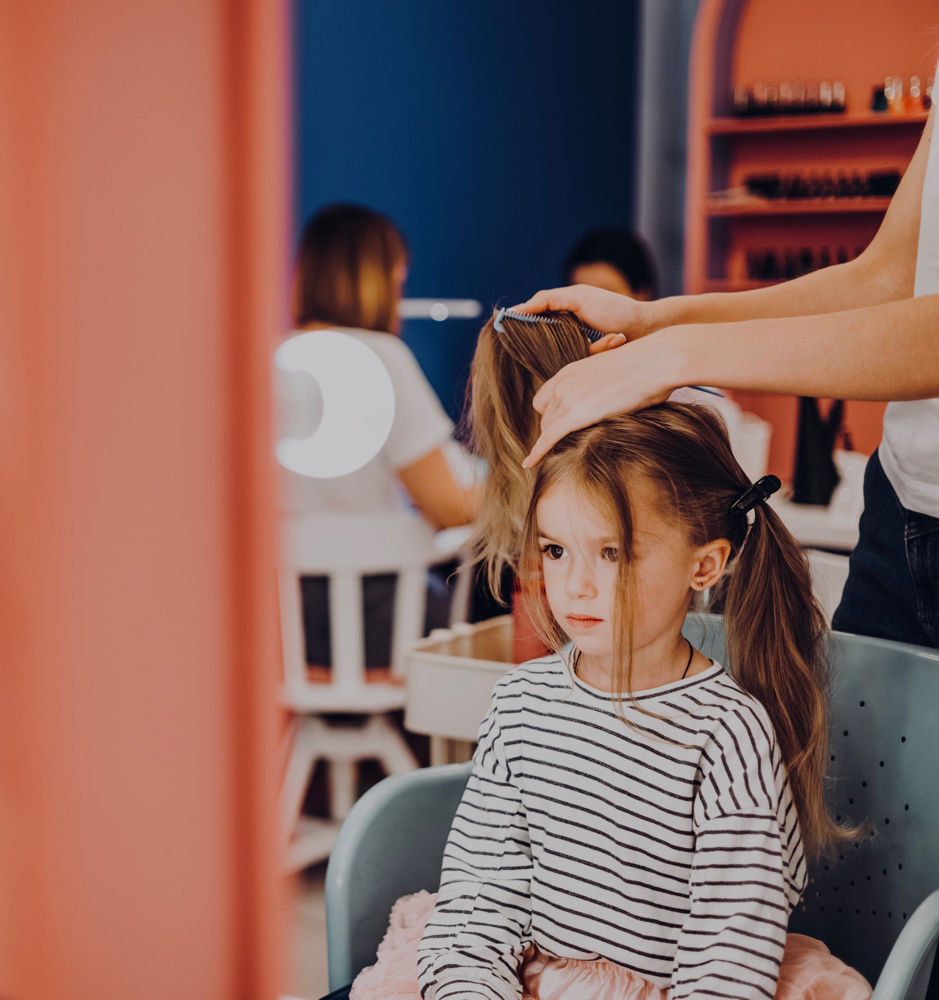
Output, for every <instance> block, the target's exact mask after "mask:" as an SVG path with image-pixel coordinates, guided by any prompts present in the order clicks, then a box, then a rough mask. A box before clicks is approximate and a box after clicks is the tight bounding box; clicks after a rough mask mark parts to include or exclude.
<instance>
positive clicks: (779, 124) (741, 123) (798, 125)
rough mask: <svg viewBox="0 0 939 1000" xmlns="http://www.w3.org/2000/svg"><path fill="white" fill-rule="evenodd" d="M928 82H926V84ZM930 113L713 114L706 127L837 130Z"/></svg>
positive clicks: (921, 118)
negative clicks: (715, 115)
mask: <svg viewBox="0 0 939 1000" xmlns="http://www.w3.org/2000/svg"><path fill="white" fill-rule="evenodd" d="M924 85H925V84H924ZM926 118H927V116H926V115H925V114H922V115H892V114H890V113H889V112H886V111H868V112H866V113H861V112H859V113H857V114H853V115H849V114H847V113H845V114H840V115H836V114H817V115H766V116H765V117H760V116H757V115H754V116H753V117H752V118H712V119H711V121H709V122H707V124H706V125H705V128H706V129H707V132H708V133H709V134H710V135H743V134H747V135H760V134H762V133H767V132H815V131H825V132H830V131H837V130H838V129H843V128H883V127H886V128H895V127H899V126H904V125H906V126H917V125H918V126H919V127H920V128H922V127H923V125H924V124H925V123H926Z"/></svg>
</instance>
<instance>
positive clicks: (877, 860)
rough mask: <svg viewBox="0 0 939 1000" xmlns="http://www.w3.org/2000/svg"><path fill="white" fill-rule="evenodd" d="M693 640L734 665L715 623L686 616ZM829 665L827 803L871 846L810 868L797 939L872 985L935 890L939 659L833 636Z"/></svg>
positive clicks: (796, 918)
mask: <svg viewBox="0 0 939 1000" xmlns="http://www.w3.org/2000/svg"><path fill="white" fill-rule="evenodd" d="M685 634H686V635H688V637H689V638H690V639H691V641H692V642H693V643H694V644H695V645H696V646H698V648H699V649H701V650H702V652H704V653H705V655H707V656H711V657H713V658H715V659H719V660H720V662H721V663H724V664H725V666H726V665H727V661H726V657H725V654H724V643H723V634H722V631H721V627H720V625H719V623H718V622H715V620H714V619H713V618H710V617H709V616H690V617H689V620H688V622H687V623H686V626H685ZM831 662H832V666H833V671H834V678H833V680H834V683H833V710H832V736H831V745H830V752H831V758H832V760H831V762H830V763H831V773H832V775H833V776H834V780H833V782H832V784H831V787H830V789H829V802H830V804H831V807H832V810H833V812H834V813H835V816H836V817H838V818H840V819H841V820H842V821H843V822H845V823H848V824H852V825H857V824H861V823H864V822H865V821H867V820H870V822H871V824H872V826H873V828H874V830H875V835H874V837H873V838H871V839H869V840H867V841H859V846H858V847H855V846H854V845H853V844H849V845H845V847H844V848H842V849H841V850H839V851H838V856H837V857H836V858H834V859H833V860H832V861H830V862H828V861H822V862H819V863H817V864H815V865H813V866H812V868H811V870H810V877H811V882H810V884H809V886H808V887H807V889H806V892H805V894H804V896H803V900H804V902H803V905H801V906H799V907H798V908H797V909H796V910H795V912H794V913H793V915H792V917H791V919H790V923H789V929H790V931H793V932H796V933H799V934H808V935H811V936H812V937H815V938H818V939H819V940H821V941H824V942H825V944H826V945H828V947H829V948H830V949H831V951H832V953H833V954H835V955H837V956H838V957H839V958H841V959H842V960H843V961H845V962H847V963H848V965H850V966H852V967H853V968H855V969H857V970H858V971H859V972H860V973H861V974H862V975H864V976H865V977H866V978H867V979H868V981H869V982H871V983H876V982H877V978H878V976H879V974H880V971H881V969H882V968H883V965H884V962H885V961H886V959H887V956H888V955H889V953H890V950H891V948H892V947H893V945H894V942H895V941H896V939H897V937H898V936H899V934H900V932H901V931H902V930H903V927H904V925H905V922H906V921H907V920H908V919H909V918H910V917H911V916H912V914H913V911H914V910H915V909H916V907H917V906H919V904H920V903H921V902H922V901H923V900H924V899H925V898H926V897H927V896H928V895H929V894H930V893H932V892H933V891H934V890H936V889H937V888H939V654H937V653H936V652H935V651H934V650H927V649H921V648H919V647H917V646H906V645H903V644H901V643H894V642H886V641H884V640H881V639H870V638H867V637H864V636H856V635H846V634H844V633H834V634H833V640H832V651H831ZM927 973H928V970H927Z"/></svg>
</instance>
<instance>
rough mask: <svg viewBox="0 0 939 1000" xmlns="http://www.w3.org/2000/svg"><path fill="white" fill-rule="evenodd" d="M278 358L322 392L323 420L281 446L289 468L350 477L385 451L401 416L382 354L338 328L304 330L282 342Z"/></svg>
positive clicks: (286, 368) (278, 362)
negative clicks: (397, 415) (309, 377)
mask: <svg viewBox="0 0 939 1000" xmlns="http://www.w3.org/2000/svg"><path fill="white" fill-rule="evenodd" d="M274 362H275V364H276V365H277V367H278V368H280V370H281V371H284V372H295V371H300V372H306V373H307V374H308V375H312V376H313V378H314V379H316V382H317V384H318V385H319V387H320V390H321V392H322V397H323V400H322V406H323V410H322V413H323V415H322V419H321V420H320V422H319V426H318V427H317V428H316V430H315V431H314V433H313V434H311V435H310V436H309V437H308V438H303V439H302V440H301V439H298V438H283V439H282V440H280V441H278V443H277V446H276V448H275V450H274V451H275V454H276V456H277V460H278V461H279V462H280V464H281V465H283V466H284V467H285V468H287V469H290V470H291V471H292V472H297V473H299V474H300V475H301V476H309V477H310V478H312V479H335V478H336V477H337V476H347V475H348V474H349V473H350V472H355V470H356V469H360V468H361V467H362V466H363V465H365V463H366V462H370V461H371V460H372V459H373V458H374V457H375V456H376V455H377V454H378V452H379V451H380V450H381V447H382V445H383V444H384V443H385V441H386V440H387V438H388V434H389V432H390V431H391V424H392V421H393V420H394V415H395V394H394V388H393V387H392V385H391V378H390V377H389V375H388V371H387V370H386V368H385V366H384V365H383V364H382V362H381V359H380V358H379V357H378V355H377V354H376V353H375V352H374V351H373V350H372V349H371V348H369V347H366V346H365V344H363V343H362V342H361V341H360V340H356V338H355V337H350V336H349V335H348V334H345V333H337V332H336V331H335V330H316V331H312V332H310V333H300V334H297V336H295V337H291V338H290V340H288V341H286V342H285V343H283V344H281V346H280V347H279V348H278V349H277V352H276V353H275V355H274Z"/></svg>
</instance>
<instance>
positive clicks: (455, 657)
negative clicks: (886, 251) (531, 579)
mask: <svg viewBox="0 0 939 1000" xmlns="http://www.w3.org/2000/svg"><path fill="white" fill-rule="evenodd" d="M513 637H514V622H513V620H512V616H511V615H503V616H502V617H500V618H490V619H489V620H488V621H484V622H479V623H478V624H476V625H455V626H454V627H453V628H450V629H435V630H434V632H433V634H432V635H430V636H429V637H428V638H427V639H421V640H420V641H419V642H416V643H415V644H414V645H413V646H412V647H411V649H410V651H409V652H408V654H407V660H406V662H407V695H406V698H405V704H404V725H405V728H406V729H410V730H411V732H414V733H426V734H427V735H428V736H437V737H442V738H444V739H450V740H475V739H476V733H477V731H478V730H479V724H480V722H482V720H483V716H484V715H485V714H486V711H487V710H488V708H489V701H490V699H491V697H492V689H493V688H494V687H495V684H496V681H497V680H498V679H499V678H500V677H501V676H502V675H503V674H504V673H505V672H506V671H507V670H510V669H511V668H512V666H513V662H512V641H513Z"/></svg>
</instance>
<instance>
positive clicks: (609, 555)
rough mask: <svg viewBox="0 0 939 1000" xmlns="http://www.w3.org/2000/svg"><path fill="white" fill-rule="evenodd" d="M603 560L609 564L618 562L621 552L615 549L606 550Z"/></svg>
mask: <svg viewBox="0 0 939 1000" xmlns="http://www.w3.org/2000/svg"><path fill="white" fill-rule="evenodd" d="M603 558H604V559H606V561H607V562H616V561H617V560H618V559H619V550H618V549H614V548H606V549H604V550H603Z"/></svg>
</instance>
